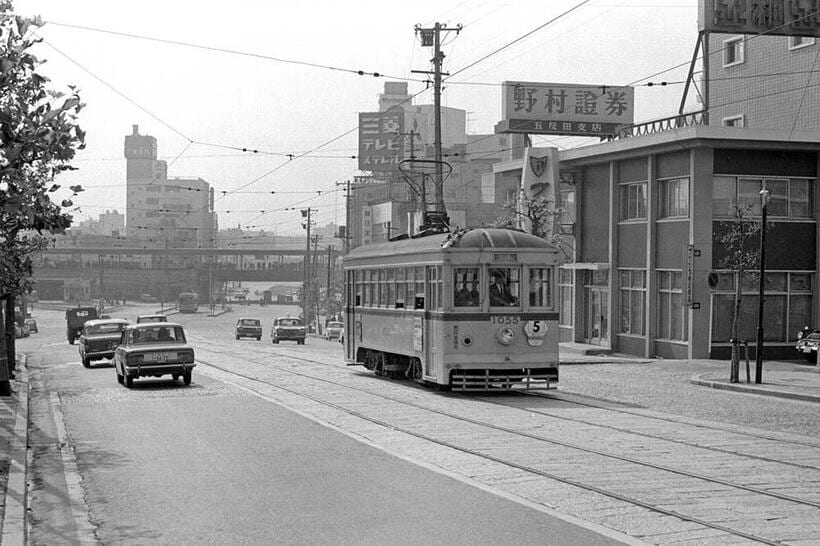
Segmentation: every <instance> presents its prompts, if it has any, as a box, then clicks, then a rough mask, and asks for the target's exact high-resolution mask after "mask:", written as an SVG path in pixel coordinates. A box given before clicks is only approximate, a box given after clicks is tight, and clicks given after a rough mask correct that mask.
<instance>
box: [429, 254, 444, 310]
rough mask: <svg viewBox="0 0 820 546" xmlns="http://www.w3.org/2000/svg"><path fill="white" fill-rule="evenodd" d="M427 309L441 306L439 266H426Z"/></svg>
mask: <svg viewBox="0 0 820 546" xmlns="http://www.w3.org/2000/svg"><path fill="white" fill-rule="evenodd" d="M427 287H428V291H429V292H428V294H427V296H428V298H429V299H428V301H427V309H439V308H441V266H436V265H431V266H427Z"/></svg>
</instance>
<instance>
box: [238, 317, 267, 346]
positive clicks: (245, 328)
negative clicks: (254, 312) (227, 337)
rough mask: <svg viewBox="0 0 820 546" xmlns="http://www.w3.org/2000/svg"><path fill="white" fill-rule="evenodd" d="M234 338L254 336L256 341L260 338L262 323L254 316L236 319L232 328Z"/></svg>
mask: <svg viewBox="0 0 820 546" xmlns="http://www.w3.org/2000/svg"><path fill="white" fill-rule="evenodd" d="M234 335H235V336H236V339H239V338H241V337H255V338H256V341H259V340H260V339H262V323H261V322H260V321H259V319H255V318H241V319H239V320H237V321H236V327H235V328H234Z"/></svg>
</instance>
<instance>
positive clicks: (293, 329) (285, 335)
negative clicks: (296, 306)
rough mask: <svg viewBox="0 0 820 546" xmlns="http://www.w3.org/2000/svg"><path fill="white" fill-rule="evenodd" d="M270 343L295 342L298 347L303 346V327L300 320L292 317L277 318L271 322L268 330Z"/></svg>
mask: <svg viewBox="0 0 820 546" xmlns="http://www.w3.org/2000/svg"><path fill="white" fill-rule="evenodd" d="M270 337H271V341H272V342H274V343H279V342H280V341H295V342H296V343H298V344H299V345H304V344H305V325H304V324H302V320H301V319H298V318H293V317H279V318H277V319H274V320H273V326H271V329H270Z"/></svg>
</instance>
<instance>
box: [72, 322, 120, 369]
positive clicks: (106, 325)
mask: <svg viewBox="0 0 820 546" xmlns="http://www.w3.org/2000/svg"><path fill="white" fill-rule="evenodd" d="M128 324H129V323H128V321H127V320H124V319H94V320H89V321H88V322H86V323H85V324H84V325H83V333H82V335H80V340H79V349H80V358H81V359H82V361H83V366H85V367H86V368H88V367H90V366H91V361H92V360H102V359H103V358H114V349H116V347H117V345H119V344H120V337H121V336H122V331H123V330H125V327H126V326H128Z"/></svg>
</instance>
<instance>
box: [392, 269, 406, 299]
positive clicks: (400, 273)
mask: <svg viewBox="0 0 820 546" xmlns="http://www.w3.org/2000/svg"><path fill="white" fill-rule="evenodd" d="M405 271H406V270H405V269H404V268H402V267H399V268H398V269H396V300H395V301H396V309H404V293H405V292H404V276H405Z"/></svg>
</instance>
